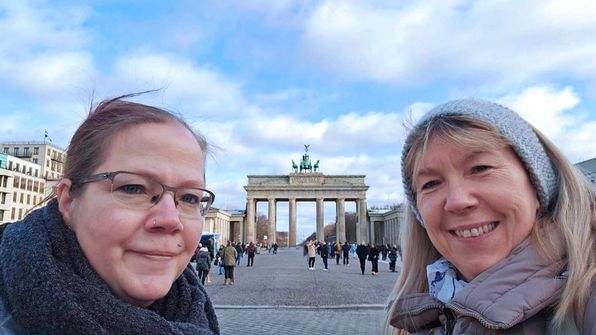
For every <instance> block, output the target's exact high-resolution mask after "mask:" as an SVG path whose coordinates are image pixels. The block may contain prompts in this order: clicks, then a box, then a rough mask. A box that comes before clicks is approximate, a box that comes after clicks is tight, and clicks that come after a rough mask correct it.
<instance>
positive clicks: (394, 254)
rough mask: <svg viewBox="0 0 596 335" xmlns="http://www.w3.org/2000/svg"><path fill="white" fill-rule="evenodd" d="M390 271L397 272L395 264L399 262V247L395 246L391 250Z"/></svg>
mask: <svg viewBox="0 0 596 335" xmlns="http://www.w3.org/2000/svg"><path fill="white" fill-rule="evenodd" d="M387 257H389V271H391V272H395V263H396V262H397V245H393V247H392V248H391V249H389V255H388V256H387Z"/></svg>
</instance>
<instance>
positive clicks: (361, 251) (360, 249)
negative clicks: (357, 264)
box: [356, 244, 368, 259]
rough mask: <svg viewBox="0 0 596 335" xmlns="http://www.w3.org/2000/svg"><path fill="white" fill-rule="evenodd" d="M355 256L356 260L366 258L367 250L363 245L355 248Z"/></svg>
mask: <svg viewBox="0 0 596 335" xmlns="http://www.w3.org/2000/svg"><path fill="white" fill-rule="evenodd" d="M356 254H357V255H358V258H362V259H366V256H368V249H367V248H366V246H365V245H362V244H361V245H359V246H357V247H356Z"/></svg>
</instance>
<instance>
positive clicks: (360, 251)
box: [356, 241, 368, 274]
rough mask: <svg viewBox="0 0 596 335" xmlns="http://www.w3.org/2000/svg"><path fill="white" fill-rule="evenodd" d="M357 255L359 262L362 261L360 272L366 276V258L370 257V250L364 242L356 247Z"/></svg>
mask: <svg viewBox="0 0 596 335" xmlns="http://www.w3.org/2000/svg"><path fill="white" fill-rule="evenodd" d="M356 255H358V260H359V261H360V271H362V274H364V270H365V268H366V257H367V256H368V248H367V247H366V245H365V244H364V241H362V242H360V245H359V246H358V247H356Z"/></svg>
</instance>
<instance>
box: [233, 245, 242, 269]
mask: <svg viewBox="0 0 596 335" xmlns="http://www.w3.org/2000/svg"><path fill="white" fill-rule="evenodd" d="M232 245H233V246H234V249H236V254H237V255H236V266H240V261H241V260H242V247H241V246H240V242H238V243H232Z"/></svg>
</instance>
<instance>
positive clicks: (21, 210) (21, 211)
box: [19, 208, 23, 220]
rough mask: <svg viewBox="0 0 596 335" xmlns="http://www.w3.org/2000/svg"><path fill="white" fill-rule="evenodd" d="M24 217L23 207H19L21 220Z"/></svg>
mask: <svg viewBox="0 0 596 335" xmlns="http://www.w3.org/2000/svg"><path fill="white" fill-rule="evenodd" d="M22 218H23V209H22V208H19V220H20V219H22Z"/></svg>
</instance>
